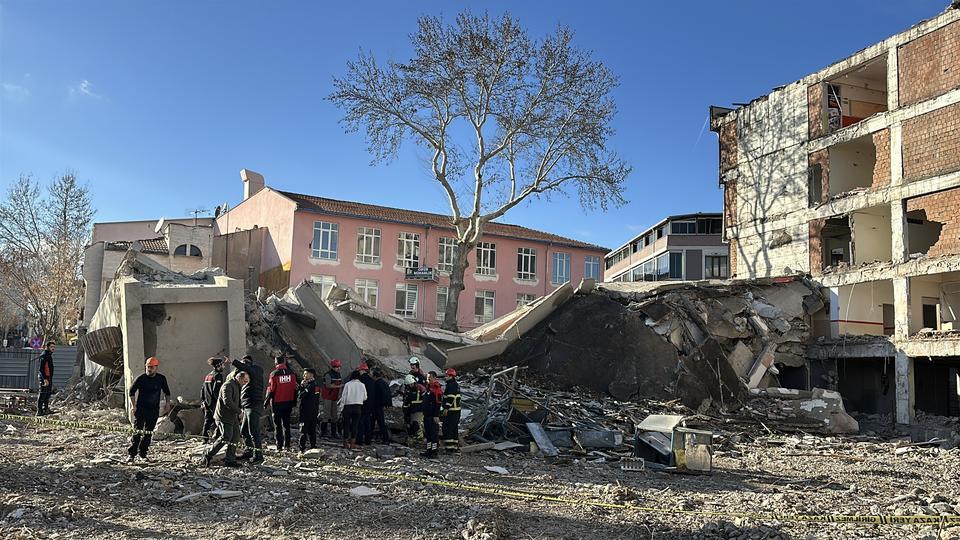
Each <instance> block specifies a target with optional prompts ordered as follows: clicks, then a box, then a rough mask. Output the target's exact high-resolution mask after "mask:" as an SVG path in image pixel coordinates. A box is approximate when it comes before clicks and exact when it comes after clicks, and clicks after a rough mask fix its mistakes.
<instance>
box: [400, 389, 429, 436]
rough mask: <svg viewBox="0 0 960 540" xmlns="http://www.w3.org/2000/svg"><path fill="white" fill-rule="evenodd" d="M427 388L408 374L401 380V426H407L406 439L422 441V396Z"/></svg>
mask: <svg viewBox="0 0 960 540" xmlns="http://www.w3.org/2000/svg"><path fill="white" fill-rule="evenodd" d="M426 392H427V388H426V387H425V386H423V385H422V384H420V383H418V382H417V378H416V377H414V376H413V375H411V374H408V375H407V376H406V377H404V378H403V424H404V425H405V426H407V437H408V439H414V440H420V439H423V429H421V427H422V425H423V395H424V394H425V393H426Z"/></svg>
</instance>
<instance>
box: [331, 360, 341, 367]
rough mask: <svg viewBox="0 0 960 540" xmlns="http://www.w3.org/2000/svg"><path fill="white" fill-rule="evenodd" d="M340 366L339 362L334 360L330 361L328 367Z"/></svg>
mask: <svg viewBox="0 0 960 540" xmlns="http://www.w3.org/2000/svg"><path fill="white" fill-rule="evenodd" d="M340 364H341V362H340V360H337V359H336V358H334V359H333V360H331V361H330V367H340Z"/></svg>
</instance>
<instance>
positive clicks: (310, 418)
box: [299, 368, 320, 452]
mask: <svg viewBox="0 0 960 540" xmlns="http://www.w3.org/2000/svg"><path fill="white" fill-rule="evenodd" d="M319 412H320V384H319V383H318V382H317V379H316V371H314V370H313V369H311V368H307V369H305V370H303V382H302V383H300V441H299V442H300V451H301V452H305V451H306V450H307V440H308V439H309V441H310V448H316V447H317V413H319Z"/></svg>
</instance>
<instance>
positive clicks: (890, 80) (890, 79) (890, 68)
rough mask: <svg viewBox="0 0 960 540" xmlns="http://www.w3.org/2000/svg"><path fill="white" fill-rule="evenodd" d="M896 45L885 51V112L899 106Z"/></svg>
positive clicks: (898, 69)
mask: <svg viewBox="0 0 960 540" xmlns="http://www.w3.org/2000/svg"><path fill="white" fill-rule="evenodd" d="M897 48H898V47H897V45H896V44H894V45H893V46H892V47H890V49H889V50H887V110H889V111H892V110H894V109H896V108H897V107H899V106H900V76H899V71H900V67H899V61H898V59H899V58H898V56H897Z"/></svg>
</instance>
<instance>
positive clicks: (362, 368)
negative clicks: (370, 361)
mask: <svg viewBox="0 0 960 540" xmlns="http://www.w3.org/2000/svg"><path fill="white" fill-rule="evenodd" d="M357 371H370V368H368V367H367V363H366V362H360V365H359V366H357Z"/></svg>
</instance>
